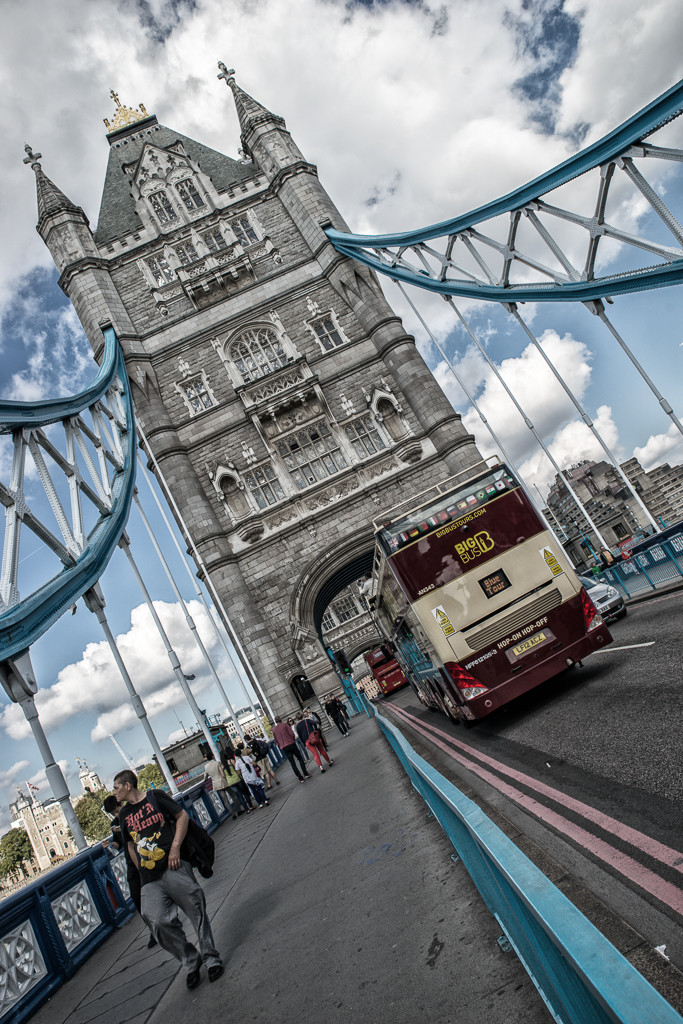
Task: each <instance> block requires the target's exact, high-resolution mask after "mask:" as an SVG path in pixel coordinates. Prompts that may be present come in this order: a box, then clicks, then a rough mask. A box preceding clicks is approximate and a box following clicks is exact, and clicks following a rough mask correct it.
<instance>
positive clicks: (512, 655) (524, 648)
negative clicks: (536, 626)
mask: <svg viewBox="0 0 683 1024" xmlns="http://www.w3.org/2000/svg"><path fill="white" fill-rule="evenodd" d="M554 639H555V635H554V634H553V633H551V632H550V630H549V629H543V630H541V632H540V633H534V634H533V636H529V637H527V639H526V640H522V642H521V644H516V645H515V646H514V647H513V648H512V649H511V650H509V651H507V652H506V653H507V656H508V658H509V659H510V661H517V659H518V658H522V657H524V655H525V654H528V652H529V651H533V649H534V648H535V647H540V645H541V644H547V643H549V642H550V641H551V640H554Z"/></svg>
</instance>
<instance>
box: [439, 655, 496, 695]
mask: <svg viewBox="0 0 683 1024" xmlns="http://www.w3.org/2000/svg"><path fill="white" fill-rule="evenodd" d="M446 668H447V669H448V672H449V675H450V677H451V679H452V680H453V682H454V683H455V685H456V686H457V687H458V690H459V691H460V695H461V696H462V697H464V698H465V700H472V699H473V698H474V697H481V695H482V694H483V693H488V689H489V688H488V686H484V684H483V683H480V682H479V680H478V679H475V677H474V676H471V675H470V674H469V672H466V671H465V669H464V668H461V667H460V665H458V664H457V662H455V661H447V662H446Z"/></svg>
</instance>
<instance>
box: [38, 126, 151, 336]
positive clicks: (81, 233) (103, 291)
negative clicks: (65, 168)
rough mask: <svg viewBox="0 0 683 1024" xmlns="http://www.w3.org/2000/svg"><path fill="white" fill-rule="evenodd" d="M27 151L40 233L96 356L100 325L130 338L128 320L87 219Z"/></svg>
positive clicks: (61, 284)
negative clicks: (32, 174) (33, 182)
mask: <svg viewBox="0 0 683 1024" xmlns="http://www.w3.org/2000/svg"><path fill="white" fill-rule="evenodd" d="M24 148H25V150H26V154H27V155H26V157H25V158H24V163H25V164H30V167H31V170H32V171H33V173H34V174H35V176H36V194H37V200H38V224H37V225H36V229H37V231H38V234H39V235H40V237H41V238H42V239H43V241H44V242H45V245H46V246H47V247H48V249H49V250H50V253H51V255H52V258H53V260H54V261H55V266H56V267H57V270H58V271H59V275H60V276H59V284H60V287H61V288H62V289H63V290H64V292H65V293H66V294H67V295H68V297H69V298H70V299H71V301H72V302H73V304H74V307H75V309H76V312H77V313H78V316H79V319H80V321H81V323H82V324H83V326H84V328H85V331H86V334H87V335H88V339H89V341H90V344H91V345H92V347H93V349H94V351H95V353H96V354H97V352H99V350H100V349H101V347H102V331H101V329H100V326H99V325H100V322H101V321H102V322H105V321H106V322H107V323H111V324H113V325H114V329H115V330H116V332H117V334H118V336H119V338H121V337H122V336H123V335H124V334H125V333H126V332H128V333H130V332H131V328H132V325H131V323H130V318H129V317H128V315H127V313H126V311H125V309H124V307H123V303H122V302H121V299H120V297H119V296H118V294H117V293H116V290H115V289H114V288H113V287H112V284H111V280H110V279H109V276H108V275H107V273H106V265H105V262H104V260H102V258H101V257H100V253H99V251H98V248H97V246H96V244H95V240H94V238H93V234H92V231H91V230H90V223H89V221H88V218H87V217H86V215H85V213H84V212H83V210H82V209H81V207H80V206H76V204H75V203H72V202H71V200H70V199H69V197H68V196H66V195H65V194H64V193H63V192H62V191H61V189H59V188H57V186H56V185H55V183H54V182H53V181H51V180H50V178H48V176H47V175H46V174H45V172H44V171H43V168H42V166H41V164H40V160H41V156H42V154H41V153H34V152H33V150H32V149H31V147H30V146H28V145H27V146H25V147H24Z"/></svg>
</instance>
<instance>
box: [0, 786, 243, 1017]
mask: <svg viewBox="0 0 683 1024" xmlns="http://www.w3.org/2000/svg"><path fill="white" fill-rule="evenodd" d="M178 803H179V804H180V805H181V806H182V807H184V809H185V810H186V811H187V812H188V814H191V815H192V817H193V818H194V819H195V820H196V821H197V822H198V823H199V824H200V825H202V826H203V827H204V828H205V829H206V830H207V831H208V832H214V831H215V830H216V829H217V828H218V827H219V826H220V825H222V824H223V822H225V821H227V820H228V819H229V818H230V817H231V815H232V811H231V809H230V805H229V804H228V801H227V795H226V793H225V791H220V792H219V791H216V790H209V789H207V786H206V784H205V783H197V784H196V785H194V786H192V787H191V788H189V789H187V790H185V791H184V792H183V793H181V794H180V796H179V798H178ZM134 910H135V908H134V905H133V902H132V900H131V899H130V890H129V888H128V880H127V878H126V862H125V858H124V855H123V852H119V853H118V854H116V855H115V856H113V857H112V856H111V855H110V854H109V853H108V852H107V851H106V850H105V849H104V847H103V846H102V845H101V844H99V843H98V845H97V846H93V847H91V848H90V849H88V850H85V851H83V852H82V853H80V854H78V855H77V856H76V857H74V858H72V859H71V860H69V861H66V862H65V863H64V864H62V865H60V866H59V867H55V868H54V869H53V870H52V871H49V872H47V874H45V875H43V876H42V877H41V878H40V879H38V880H36V881H35V882H32V883H30V884H29V885H27V886H26V887H25V888H24V889H22V890H20V891H19V892H18V893H15V894H14V895H13V896H10V897H8V898H7V899H4V900H2V902H0V1024H22V1022H23V1021H26V1020H28V1018H29V1017H30V1016H31V1015H32V1014H33V1013H35V1011H36V1010H37V1008H38V1007H39V1006H40V1005H41V1004H42V1003H44V1002H45V1000H46V999H49V997H50V996H51V995H52V993H53V992H54V991H55V990H56V989H58V988H59V987H60V986H61V985H63V984H64V982H65V981H67V979H68V978H70V977H72V976H73V974H74V973H75V971H76V970H77V968H78V967H80V965H81V964H82V963H83V962H84V961H85V960H87V959H88V957H89V956H91V955H92V953H94V952H95V950H96V949H97V948H98V946H100V945H101V944H102V943H103V942H104V941H105V940H106V939H107V938H108V937H109V936H110V935H111V933H112V932H113V931H114V929H116V928H120V927H121V926H122V925H124V924H125V923H126V922H127V921H128V920H129V919H130V918H131V917H132V915H133V913H134Z"/></svg>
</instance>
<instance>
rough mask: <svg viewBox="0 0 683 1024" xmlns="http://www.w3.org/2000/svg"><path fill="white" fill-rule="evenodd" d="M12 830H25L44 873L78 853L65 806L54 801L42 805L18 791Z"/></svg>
mask: <svg viewBox="0 0 683 1024" xmlns="http://www.w3.org/2000/svg"><path fill="white" fill-rule="evenodd" d="M9 809H10V816H11V819H12V828H23V829H25V830H26V833H27V834H28V837H29V840H30V842H31V846H32V847H33V853H34V855H35V859H36V861H37V863H38V867H39V868H40V869H41V870H43V871H44V870H45V869H46V868H49V867H50V866H51V865H52V864H55V863H56V862H57V861H59V860H62V859H63V858H64V857H70V856H72V855H73V854H74V853H76V852H77V850H76V844H75V842H74V840H73V837H72V835H71V833H70V831H69V826H68V824H67V820H66V818H65V817H64V812H63V810H62V808H61V805H60V804H59V803H58V802H57V801H56V800H54V799H50V800H46V801H45V802H44V803H40V802H39V801H38V800H36V799H35V798H33V799H29V798H28V797H26V796H24V794H23V793H22V792H21V790H20V789H19V790H17V799H16V800H15V801H14V803H13V804H10V805H9Z"/></svg>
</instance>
